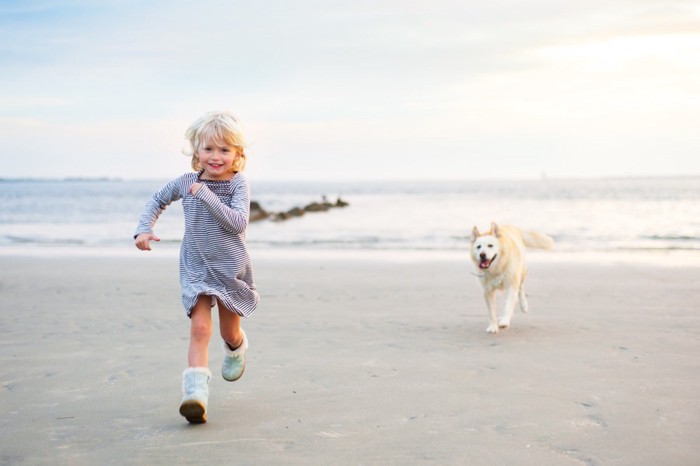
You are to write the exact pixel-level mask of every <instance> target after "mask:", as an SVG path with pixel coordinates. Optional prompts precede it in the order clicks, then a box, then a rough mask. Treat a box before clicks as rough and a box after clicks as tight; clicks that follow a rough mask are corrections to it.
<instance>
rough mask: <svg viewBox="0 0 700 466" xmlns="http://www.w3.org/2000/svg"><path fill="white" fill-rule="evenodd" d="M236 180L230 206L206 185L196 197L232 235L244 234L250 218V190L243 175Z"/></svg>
mask: <svg viewBox="0 0 700 466" xmlns="http://www.w3.org/2000/svg"><path fill="white" fill-rule="evenodd" d="M236 179H237V182H236V184H235V185H234V188H233V196H232V198H231V204H230V205H226V204H224V203H223V202H221V200H220V199H219V198H218V197H217V195H216V194H214V193H213V192H212V191H211V190H210V189H209V188H207V186H206V185H204V184H203V185H202V186H201V188H199V190H198V191H197V192H196V193H195V194H194V196H195V197H196V198H197V199H200V200H201V201H202V202H204V205H206V206H207V209H208V210H209V211H210V212H211V214H212V215H213V216H214V218H215V219H216V221H217V222H218V223H219V225H221V227H222V228H224V229H225V230H228V231H230V232H232V233H243V232H244V231H245V230H246V228H247V227H248V219H249V217H250V188H249V187H248V182H247V181H246V179H245V178H244V177H243V176H242V175H240V174H239V175H238V176H237V177H236Z"/></svg>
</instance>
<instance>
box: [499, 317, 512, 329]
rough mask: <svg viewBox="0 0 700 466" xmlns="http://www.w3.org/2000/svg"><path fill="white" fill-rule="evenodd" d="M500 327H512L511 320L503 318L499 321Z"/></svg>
mask: <svg viewBox="0 0 700 466" xmlns="http://www.w3.org/2000/svg"><path fill="white" fill-rule="evenodd" d="M498 327H499V328H508V327H510V320H506V319H501V320H499V321H498Z"/></svg>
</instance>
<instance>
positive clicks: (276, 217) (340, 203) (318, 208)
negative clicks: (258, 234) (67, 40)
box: [250, 196, 350, 222]
mask: <svg viewBox="0 0 700 466" xmlns="http://www.w3.org/2000/svg"><path fill="white" fill-rule="evenodd" d="M349 205H350V204H349V203H348V202H346V201H344V200H343V199H341V198H340V197H338V199H337V200H336V201H335V202H329V201H328V199H327V198H326V196H323V198H322V199H321V201H320V202H312V203H310V204H307V205H305V206H303V207H294V208H292V209H289V210H287V211H285V212H268V211H267V210H265V209H264V208H263V207H262V206H261V205H260V203H259V202H257V201H251V203H250V221H251V222H258V221H260V220H265V219H268V218H269V219H270V220H272V221H274V222H281V221H284V220H289V219H290V218H294V217H301V216H302V215H304V214H306V213H307V212H326V211H328V210H330V209H334V208H337V207H347V206H349Z"/></svg>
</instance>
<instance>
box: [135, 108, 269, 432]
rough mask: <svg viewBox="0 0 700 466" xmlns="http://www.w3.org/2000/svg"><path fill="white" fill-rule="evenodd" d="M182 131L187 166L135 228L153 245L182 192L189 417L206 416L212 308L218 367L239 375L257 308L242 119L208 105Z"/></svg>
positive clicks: (185, 407) (141, 242)
mask: <svg viewBox="0 0 700 466" xmlns="http://www.w3.org/2000/svg"><path fill="white" fill-rule="evenodd" d="M185 137H186V138H187V139H188V140H189V146H190V147H189V150H188V151H186V155H189V156H191V157H192V169H193V170H194V171H193V172H192V173H186V174H184V175H182V176H179V177H178V178H175V179H174V180H172V181H170V182H169V183H168V184H166V185H165V186H164V187H163V188H162V189H160V190H159V191H158V192H156V193H155V194H154V195H153V197H152V198H151V199H150V200H149V201H148V203H147V204H146V207H145V208H144V210H143V213H142V215H141V218H140V220H139V224H138V227H137V228H136V233H135V235H134V239H135V244H136V247H137V248H138V249H140V250H143V251H148V250H150V249H151V244H150V242H151V241H160V239H159V238H158V237H157V236H156V235H155V234H154V233H153V226H154V225H155V223H156V221H157V220H158V217H159V216H160V214H161V213H162V212H163V210H164V209H165V208H166V207H167V206H168V205H169V204H171V203H172V202H174V201H177V200H180V199H181V200H182V204H183V210H184V214H185V233H184V236H183V239H182V246H181V249H180V285H181V287H182V303H183V304H184V306H185V310H186V311H187V315H188V316H189V317H190V344H189V351H188V368H187V369H185V371H184V373H183V382H182V387H183V395H184V396H183V399H182V404H181V405H180V414H182V415H183V416H184V417H185V418H187V420H188V421H189V422H191V423H203V422H206V419H207V404H208V398H209V380H210V379H211V372H210V371H209V368H208V364H209V361H208V360H209V354H208V347H209V340H210V339H211V335H212V316H211V309H212V308H213V307H214V305H215V304H216V305H217V307H218V311H219V330H220V333H221V337H222V339H223V348H224V363H223V366H222V368H221V373H222V376H223V378H224V379H226V380H228V381H235V380H238V379H239V378H240V377H241V376H242V375H243V370H244V369H245V354H246V350H247V349H248V339H247V338H246V334H245V332H244V331H243V329H242V328H241V317H247V316H249V315H250V314H251V313H252V312H253V311H254V310H255V308H256V306H257V304H258V300H259V295H258V293H257V291H256V287H255V283H254V281H253V271H252V267H251V263H250V257H249V256H248V251H247V249H246V228H247V226H248V217H249V213H250V190H249V187H248V182H247V181H246V179H245V177H244V176H243V175H242V174H241V171H242V170H243V168H244V167H245V162H246V155H245V140H244V138H243V133H242V131H241V127H240V124H239V123H238V121H237V120H236V118H234V117H233V116H232V115H231V114H230V113H228V112H212V113H207V114H206V115H204V116H202V117H201V118H200V119H198V120H197V121H195V122H194V123H192V125H191V126H190V127H189V128H188V129H187V131H186V133H185Z"/></svg>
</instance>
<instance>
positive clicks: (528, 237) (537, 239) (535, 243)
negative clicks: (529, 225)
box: [520, 230, 554, 249]
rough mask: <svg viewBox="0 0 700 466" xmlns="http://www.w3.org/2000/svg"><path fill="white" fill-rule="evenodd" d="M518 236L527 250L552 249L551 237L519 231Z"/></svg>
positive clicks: (552, 241)
mask: <svg viewBox="0 0 700 466" xmlns="http://www.w3.org/2000/svg"><path fill="white" fill-rule="evenodd" d="M520 236H521V237H522V238H523V243H524V244H525V246H527V247H528V248H533V249H552V246H554V240H553V239H552V237H551V236H547V235H545V234H544V233H537V232H535V231H525V230H520Z"/></svg>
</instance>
